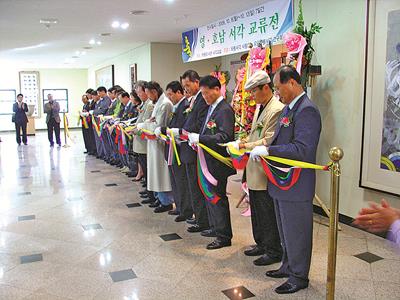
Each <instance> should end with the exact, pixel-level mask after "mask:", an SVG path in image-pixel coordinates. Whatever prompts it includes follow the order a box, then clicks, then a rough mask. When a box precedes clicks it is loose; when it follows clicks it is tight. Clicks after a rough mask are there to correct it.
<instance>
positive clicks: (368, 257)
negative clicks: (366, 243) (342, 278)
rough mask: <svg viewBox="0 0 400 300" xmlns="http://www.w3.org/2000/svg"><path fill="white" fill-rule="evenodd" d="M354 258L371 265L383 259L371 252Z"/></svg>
mask: <svg viewBox="0 0 400 300" xmlns="http://www.w3.org/2000/svg"><path fill="white" fill-rule="evenodd" d="M354 256H355V257H357V258H359V259H362V260H363V261H366V262H367V263H370V264H371V263H373V262H376V261H379V260H381V259H383V258H382V257H380V256H378V255H375V254H373V253H371V252H364V253H360V254H357V255H354Z"/></svg>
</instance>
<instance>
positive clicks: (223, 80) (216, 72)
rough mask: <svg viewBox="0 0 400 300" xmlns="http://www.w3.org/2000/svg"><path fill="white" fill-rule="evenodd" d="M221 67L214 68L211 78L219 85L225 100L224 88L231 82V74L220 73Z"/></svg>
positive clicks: (226, 72)
mask: <svg viewBox="0 0 400 300" xmlns="http://www.w3.org/2000/svg"><path fill="white" fill-rule="evenodd" d="M220 69H221V65H219V66H215V70H214V71H213V72H211V74H210V75H211V76H214V77H215V78H217V79H218V80H219V82H220V83H221V94H222V96H223V97H224V98H226V96H227V95H226V86H227V84H228V83H229V81H230V80H231V74H230V73H229V72H228V71H221V70H220Z"/></svg>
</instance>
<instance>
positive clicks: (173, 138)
mask: <svg viewBox="0 0 400 300" xmlns="http://www.w3.org/2000/svg"><path fill="white" fill-rule="evenodd" d="M167 130H168V132H169V135H170V137H171V141H170V143H171V144H170V145H169V146H170V147H171V146H172V147H173V149H174V153H175V157H176V162H177V163H178V166H180V165H181V160H180V159H179V154H178V150H177V149H176V143H175V137H174V134H173V132H172V130H171V129H169V128H168V129H167Z"/></svg>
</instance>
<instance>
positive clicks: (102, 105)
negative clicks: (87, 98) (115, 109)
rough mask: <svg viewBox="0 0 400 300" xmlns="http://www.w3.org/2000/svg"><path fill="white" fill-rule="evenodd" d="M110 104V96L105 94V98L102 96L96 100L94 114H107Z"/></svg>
mask: <svg viewBox="0 0 400 300" xmlns="http://www.w3.org/2000/svg"><path fill="white" fill-rule="evenodd" d="M110 105H111V99H110V97H108V96H104V97H103V98H101V99H100V100H99V101H97V102H96V104H95V106H94V111H93V115H94V116H96V117H97V116H99V115H105V114H106V113H107V110H108V108H109V107H110Z"/></svg>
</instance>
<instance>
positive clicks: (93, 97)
mask: <svg viewBox="0 0 400 300" xmlns="http://www.w3.org/2000/svg"><path fill="white" fill-rule="evenodd" d="M86 96H87V97H88V99H89V104H88V107H87V112H88V113H89V114H88V115H87V114H85V115H87V120H88V125H89V130H88V141H89V148H90V150H89V153H88V154H89V155H93V156H97V149H96V140H95V137H94V135H95V134H97V133H95V130H94V128H93V124H92V117H91V114H93V110H94V108H95V105H96V101H97V100H98V98H97V97H98V95H97V91H95V90H93V89H88V90H87V91H86Z"/></svg>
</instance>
